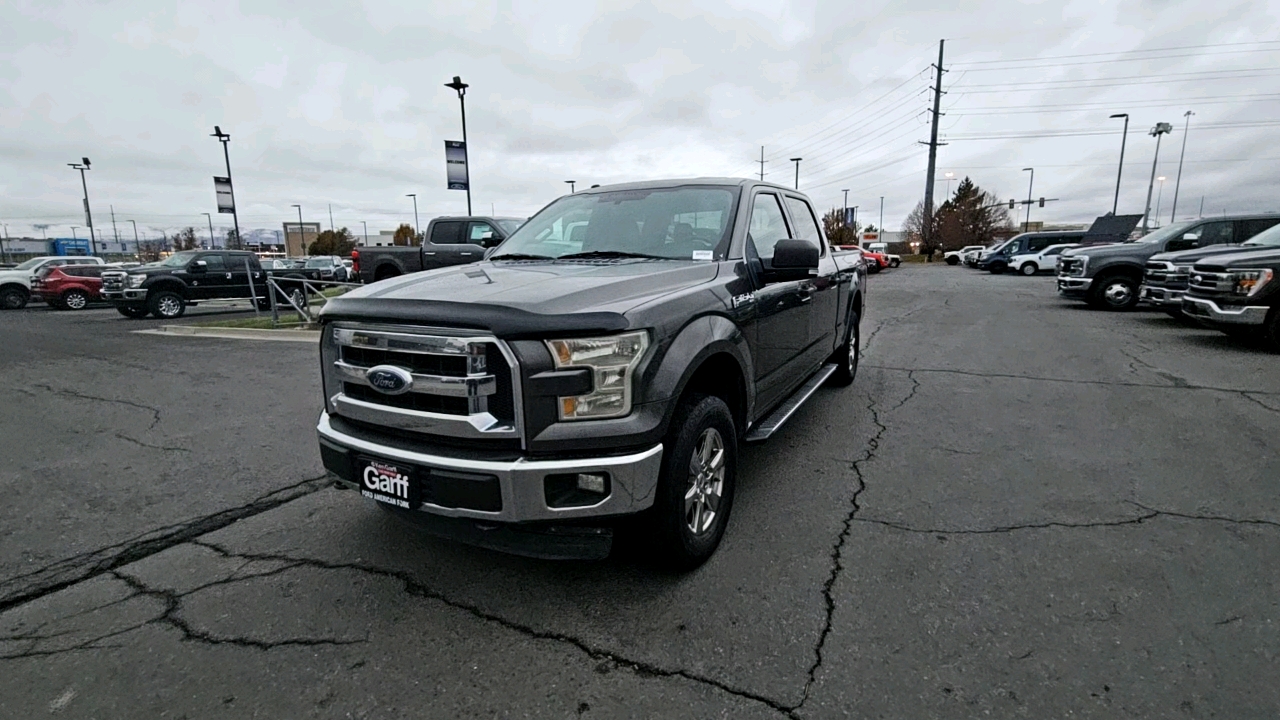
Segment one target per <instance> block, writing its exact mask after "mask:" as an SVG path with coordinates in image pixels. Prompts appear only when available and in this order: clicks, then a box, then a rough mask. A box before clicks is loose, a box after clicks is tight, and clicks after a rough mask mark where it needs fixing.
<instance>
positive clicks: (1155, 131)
mask: <svg viewBox="0 0 1280 720" xmlns="http://www.w3.org/2000/svg"><path fill="white" fill-rule="evenodd" d="M1171 132H1173V126H1172V125H1170V124H1169V123H1156V126H1155V127H1153V128H1151V132H1150V133H1148V134H1150V135H1154V136H1155V138H1156V154H1155V157H1153V158H1152V159H1151V182H1150V183H1148V184H1147V204H1146V205H1145V206H1144V209H1143V211H1142V234H1143V235H1146V234H1147V226H1148V223H1149V222H1150V220H1151V193H1152V191H1154V190H1155V189H1156V165H1158V164H1159V163H1160V136H1161V135H1167V134H1169V133H1171Z"/></svg>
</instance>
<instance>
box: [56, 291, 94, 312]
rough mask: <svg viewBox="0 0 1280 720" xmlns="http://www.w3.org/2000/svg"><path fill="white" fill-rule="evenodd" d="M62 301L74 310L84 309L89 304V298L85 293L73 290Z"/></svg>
mask: <svg viewBox="0 0 1280 720" xmlns="http://www.w3.org/2000/svg"><path fill="white" fill-rule="evenodd" d="M62 303H63V304H64V305H66V306H67V307H68V308H70V309H72V310H83V309H84V308H85V306H86V305H88V304H89V298H88V297H86V296H85V294H84V293H80V292H72V293H67V296H66V297H65V298H63V299H62Z"/></svg>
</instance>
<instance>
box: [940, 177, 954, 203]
mask: <svg viewBox="0 0 1280 720" xmlns="http://www.w3.org/2000/svg"><path fill="white" fill-rule="evenodd" d="M943 176H944V177H946V178H947V199H948V200H949V199H951V181H952V180H954V179H955V177H956V174H955V173H953V172H951V171H950V170H948V171H946V172H945V173H943Z"/></svg>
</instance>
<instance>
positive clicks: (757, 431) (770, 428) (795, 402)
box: [745, 363, 836, 443]
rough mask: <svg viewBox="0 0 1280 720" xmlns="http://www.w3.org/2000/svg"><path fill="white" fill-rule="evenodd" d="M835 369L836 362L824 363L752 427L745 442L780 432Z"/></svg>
mask: <svg viewBox="0 0 1280 720" xmlns="http://www.w3.org/2000/svg"><path fill="white" fill-rule="evenodd" d="M835 371H836V365H835V363H828V364H826V365H823V366H822V368H821V369H819V370H818V372H817V373H815V374H814V376H813V377H811V378H809V382H807V383H805V384H804V385H801V386H800V389H799V390H796V391H795V392H794V393H792V394H791V397H789V398H787V399H786V401H785V402H783V403H782V404H781V405H779V406H778V409H777V410H774V411H773V412H772V413H770V414H769V417H766V418H765V419H764V420H761V421H760V422H759V423H758V424H757V425H756V426H755V427H753V428H751V430H750V431H749V432H748V433H747V437H746V439H745V442H749V443H755V442H764V441H765V440H768V439H769V437H770V436H771V435H773V434H774V433H776V432H778V429H779V428H781V427H782V426H783V425H784V424H786V422H787V421H788V420H790V419H791V416H792V415H795V414H796V411H797V410H799V409H800V406H801V405H804V404H805V401H807V400H808V399H809V398H810V396H812V395H813V394H814V393H815V392H817V390H818V388H820V387H822V383H824V382H826V381H827V378H829V377H831V373H833V372H835Z"/></svg>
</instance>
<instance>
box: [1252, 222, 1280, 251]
mask: <svg viewBox="0 0 1280 720" xmlns="http://www.w3.org/2000/svg"><path fill="white" fill-rule="evenodd" d="M1244 244H1245V245H1248V246H1249V247H1274V246H1280V225H1272V226H1271V227H1269V228H1267V229H1266V230H1263V231H1262V232H1260V233H1258V234H1257V235H1254V236H1253V237H1251V238H1249V239H1248V240H1247V241H1245V243H1244Z"/></svg>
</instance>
